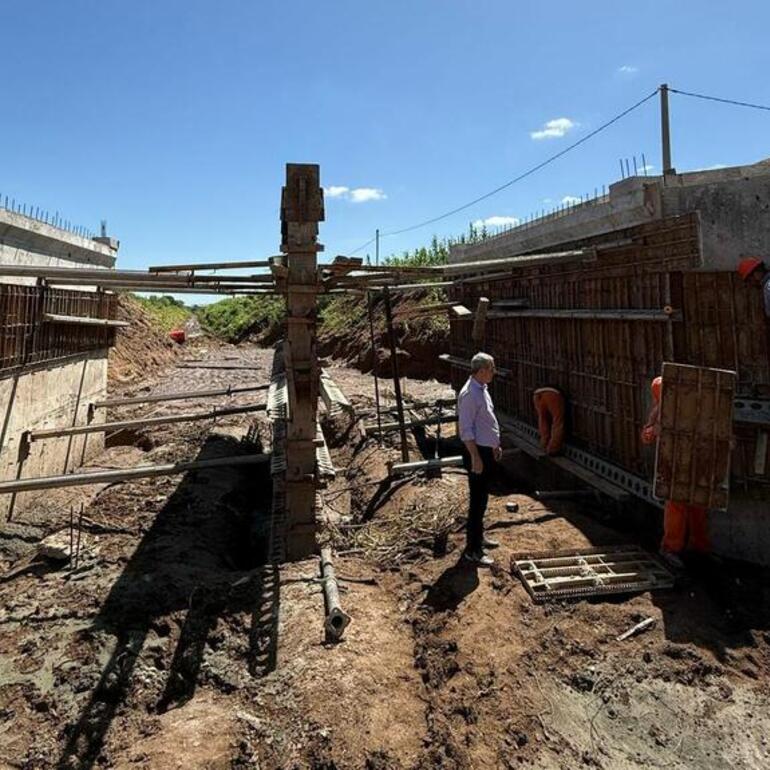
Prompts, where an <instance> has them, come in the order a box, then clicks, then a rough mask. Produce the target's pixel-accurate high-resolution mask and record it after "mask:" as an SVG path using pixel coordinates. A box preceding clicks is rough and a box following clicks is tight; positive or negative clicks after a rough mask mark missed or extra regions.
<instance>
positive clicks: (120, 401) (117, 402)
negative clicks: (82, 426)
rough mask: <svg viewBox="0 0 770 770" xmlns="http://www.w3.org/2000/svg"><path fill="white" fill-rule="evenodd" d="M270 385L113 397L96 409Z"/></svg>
mask: <svg viewBox="0 0 770 770" xmlns="http://www.w3.org/2000/svg"><path fill="white" fill-rule="evenodd" d="M269 387H270V386H269V385H246V386H244V387H238V388H233V387H227V388H216V389H214V390H187V391H182V392H180V393H158V394H156V395H153V396H135V397H134V398H111V399H107V400H106V401H94V402H93V404H92V406H93V408H94V409H109V408H111V407H114V406H128V405H129V404H152V403H155V402H158V401H183V400H184V399H188V398H212V397H214V396H234V395H236V394H237V393H251V392H252V391H255V390H267V389H268V388H269Z"/></svg>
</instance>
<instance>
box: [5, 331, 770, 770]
mask: <svg viewBox="0 0 770 770" xmlns="http://www.w3.org/2000/svg"><path fill="white" fill-rule="evenodd" d="M204 344H205V343H200V345H204ZM187 356H188V357H189V358H192V357H194V358H198V359H202V360H203V361H204V362H207V363H212V362H214V361H220V362H225V359H228V363H244V362H246V361H248V362H252V363H253V365H255V366H257V367H258V369H256V370H254V371H250V372H244V371H219V370H212V369H169V370H168V371H167V372H166V373H165V374H164V375H163V376H162V377H159V378H158V379H157V381H153V382H152V383H149V384H147V385H146V387H147V388H148V389H149V390H151V391H153V392H160V391H162V390H184V389H193V388H202V387H210V386H214V385H215V384H226V383H228V382H232V383H238V384H242V383H245V382H247V381H252V382H253V381H262V382H264V381H266V378H267V373H268V371H269V362H270V355H269V352H268V351H262V350H259V349H257V348H253V347H246V346H239V347H238V348H229V347H222V346H212V347H210V348H209V349H208V350H204V349H203V348H202V347H197V348H196V347H193V348H190V349H189V350H188V353H187ZM231 356H232V357H234V358H229V357H231ZM332 371H333V374H334V376H335V379H336V380H337V382H338V383H339V384H340V385H341V387H342V388H343V390H344V391H345V392H346V393H347V394H348V396H349V397H350V398H351V400H352V401H353V402H354V404H355V405H356V407H357V408H358V410H359V412H365V411H366V410H367V409H368V408H370V407H371V381H370V379H369V378H368V377H366V376H363V375H360V374H358V373H357V372H354V371H352V370H348V369H335V368H332ZM445 388H446V386H445V385H441V384H439V383H435V382H433V383H430V382H427V383H410V384H409V386H408V390H409V391H410V392H411V393H412V394H413V396H414V397H415V398H422V397H425V396H434V397H435V396H439V395H442V394H445ZM134 390H135V389H134ZM124 391H131V392H132V393H133V392H134V391H132V389H131V388H129V387H124ZM258 398H259V399H264V394H260V396H259V397H258ZM253 400H254V399H253V398H250V397H249V395H248V394H247V395H245V396H241V397H239V399H238V403H247V402H249V401H253ZM211 403H212V402H211V401H210V400H208V401H205V402H200V403H197V404H196V403H194V402H190V401H187V402H180V404H181V405H179V406H174V407H171V406H169V405H167V404H166V405H162V406H161V405H158V407H157V410H153V411H157V412H158V413H160V412H163V413H167V412H169V411H174V410H179V411H181V410H185V411H194V410H197V409H198V408H201V409H202V408H204V407H206V406H210V405H211ZM148 411H150V410H149V409H148V408H147V407H135V408H133V409H123V410H122V411H121V412H120V414H121V415H129V414H132V413H135V414H139V413H147V412H148ZM113 416H116V415H113ZM347 428H348V429H347V430H346V431H345V432H344V434H343V432H342V431H339V432H338V433H336V434H335V432H334V430H333V428H332V427H331V425H330V426H329V428H328V429H327V438H328V440H329V443H330V446H331V451H332V455H333V458H334V461H335V464H336V465H337V467H338V468H339V469H341V470H340V473H339V474H338V477H337V479H336V480H335V482H334V483H333V484H332V485H331V486H330V487H329V489H328V490H327V491H326V493H325V500H326V502H327V506H326V507H325V509H324V510H325V515H326V516H327V517H328V519H329V521H330V528H329V532H328V533H327V537H330V538H331V539H332V540H333V542H334V543H335V545H336V546H337V547H338V549H339V550H340V551H341V552H342V553H343V555H341V556H339V557H338V558H337V559H336V560H335V563H336V567H337V572H338V573H339V574H340V575H341V577H342V578H344V580H343V581H342V585H343V586H344V587H345V589H346V590H345V591H344V592H343V594H342V601H343V604H344V606H345V608H346V609H347V610H348V611H349V613H350V614H351V615H352V617H353V623H352V624H351V626H350V627H349V629H348V631H347V633H346V637H345V640H344V641H343V642H342V643H341V644H339V645H335V646H329V645H325V644H324V642H323V633H322V615H323V597H322V595H321V592H320V589H319V586H318V584H317V583H316V582H314V581H313V578H314V577H315V576H316V575H317V569H318V566H317V561H316V560H308V561H306V562H301V563H297V564H290V565H285V566H282V567H281V568H280V569H278V568H273V567H269V566H268V567H264V566H260V565H259V554H258V553H256V552H255V551H254V549H253V548H251V546H250V543H252V542H253V537H252V536H253V534H254V528H255V526H256V525H255V522H259V521H260V520H261V519H260V514H262V515H263V514H264V513H265V511H266V510H267V506H268V504H269V500H270V480H269V476H268V473H267V469H264V471H258V472H255V471H254V470H250V471H239V470H237V469H224V470H216V471H207V472H199V473H197V474H189V475H188V476H185V477H183V478H181V479H180V478H166V479H147V480H144V481H136V482H130V483H124V484H119V485H115V486H111V487H108V488H105V487H102V488H89V489H86V488H72V489H70V490H69V491H68V492H67V494H66V495H61V496H58V495H53V494H52V495H49V496H47V497H46V498H45V499H44V500H41V503H40V506H39V507H37V508H36V509H35V510H34V511H30V512H28V513H25V514H24V515H23V516H21V517H20V519H19V520H18V521H15V522H10V523H5V524H4V525H3V527H2V528H0V567H2V569H3V570H4V571H5V572H6V574H7V571H8V570H9V569H10V568H12V567H13V566H14V564H18V563H19V562H20V561H21V560H22V559H24V557H25V556H26V555H29V554H30V553H32V552H34V550H35V549H36V547H37V546H36V543H37V541H38V540H39V539H40V538H41V537H42V536H43V535H44V534H46V533H48V532H50V531H53V530H56V529H60V528H62V527H65V528H66V527H67V526H68V521H69V506H70V505H74V506H76V507H77V506H79V503H80V502H83V503H84V504H85V520H84V521H85V526H84V534H83V543H82V555H81V559H80V564H79V565H78V566H77V568H76V569H74V570H72V569H69V568H68V565H66V564H62V563H54V562H50V563H47V564H45V565H41V566H40V567H39V568H37V569H36V570H35V571H34V572H25V573H21V574H17V575H15V576H13V577H10V578H6V579H3V581H2V582H0V607H2V610H0V656H1V657H0V766H2V767H13V768H59V767H60V768H90V767H105V768H153V769H155V768H157V769H158V770H168V769H170V768H186V769H187V768H209V769H210V768H268V769H273V768H286V769H287V770H288V768H315V769H316V770H321V769H324V770H333V769H334V768H337V769H339V770H342V769H343V768H344V769H345V770H347V768H369V769H370V770H373V769H377V770H385V769H389V770H392V769H395V768H402V769H403V770H407V769H420V770H428V768H430V769H433V768H452V769H453V770H461V769H465V768H575V767H581V766H584V765H585V766H589V767H591V766H593V767H601V768H607V769H608V770H609V769H612V770H614V769H615V768H637V767H660V768H663V767H667V768H732V769H734V768H762V767H767V766H768V765H769V764H770V747H768V745H767V738H766V736H767V735H768V734H770V712H769V711H768V696H769V695H770V693H769V692H768V678H767V677H768V672H769V671H770V624H769V623H768V620H769V619H770V583H768V580H767V576H766V575H765V574H764V573H761V572H758V571H754V570H751V569H748V568H746V567H740V566H738V565H724V566H723V567H722V568H721V569H718V568H716V567H713V566H708V567H704V568H703V569H702V570H701V571H699V572H697V573H696V574H695V575H694V576H693V577H692V578H691V579H690V580H689V581H688V582H686V583H683V584H681V585H679V586H677V587H676V588H675V589H673V590H670V591H666V592H660V593H656V594H643V595H639V596H634V597H631V598H616V599H611V600H603V601H594V602H587V601H582V602H577V603H572V604H558V605H552V606H549V605H545V606H536V605H534V604H532V603H531V601H530V599H529V597H528V595H527V594H526V592H525V591H524V589H523V588H522V587H521V585H520V584H519V583H518V581H517V580H516V579H514V578H513V577H512V576H511V574H510V571H509V559H510V555H511V553H513V552H514V551H519V550H523V549H526V548H530V547H532V548H536V549H538V550H543V549H549V548H564V547H577V546H580V545H583V544H594V545H606V544H610V543H618V542H628V541H629V535H628V534H627V533H626V534H623V535H621V534H620V533H619V532H618V531H617V530H616V529H613V528H611V527H610V526H608V525H606V524H601V523H599V522H598V521H597V519H596V518H594V517H592V516H589V515H586V514H587V513H588V512H587V511H581V510H580V509H579V508H578V507H577V506H576V505H575V504H573V503H569V502H560V503H556V504H552V505H550V506H546V505H544V504H542V503H540V502H538V501H536V500H534V499H532V498H530V497H529V496H527V495H526V494H525V493H524V491H523V490H522V489H517V488H516V487H514V486H511V484H510V483H509V482H507V481H506V480H505V479H501V480H500V484H499V487H498V488H497V489H496V494H495V495H494V496H493V497H492V501H491V505H490V511H489V517H488V523H489V527H490V529H491V531H492V533H493V534H494V535H495V537H497V538H498V539H499V540H500V541H501V546H500V548H499V549H498V550H497V552H496V559H497V563H498V565H499V566H498V567H497V568H496V569H494V570H492V571H477V570H475V569H473V568H470V567H468V566H466V565H465V563H464V562H463V561H462V560H461V559H460V552H461V548H462V540H463V536H462V532H461V531H458V528H460V527H461V525H462V521H461V519H462V513H463V508H464V504H465V494H466V493H465V484H466V481H465V478H464V476H463V475H462V473H461V472H459V471H449V472H446V473H444V474H443V476H442V477H441V478H433V479H417V480H412V481H410V482H409V483H405V484H403V485H399V486H397V487H396V488H392V486H390V485H388V484H387V483H386V482H385V476H386V475H387V469H386V466H385V462H386V460H388V459H396V458H398V457H400V455H399V453H398V452H397V451H396V449H395V447H394V446H390V445H388V446H386V447H384V448H383V449H382V450H380V449H379V448H377V447H376V444H375V443H374V442H373V441H371V440H363V439H361V438H360V436H359V434H358V431H357V429H356V428H355V426H354V427H353V428H351V427H350V426H347ZM247 434H248V436H249V439H250V441H251V442H252V444H253V443H256V444H257V446H259V443H260V441H261V437H263V436H265V435H266V426H265V423H264V418H263V417H261V416H260V417H258V418H256V419H253V418H252V417H251V416H250V415H238V416H233V417H228V418H225V419H223V420H221V422H218V423H217V424H216V425H214V426H212V425H211V424H210V423H191V424H189V425H186V426H185V425H169V426H166V427H158V428H154V429H150V430H142V431H140V432H138V433H134V434H127V435H125V436H124V437H123V441H124V442H125V443H124V444H123V445H117V446H113V447H111V448H110V449H108V450H107V451H106V452H105V453H104V455H103V456H102V457H100V458H98V463H99V466H100V467H104V466H109V465H116V464H120V465H129V464H137V463H140V462H141V463H145V462H147V463H149V462H162V461H167V460H170V459H172V458H173V459H192V458H194V457H200V456H203V457H209V456H217V455H219V456H224V455H229V454H233V453H238V452H241V451H244V437H245V436H246V435H247ZM418 438H419V439H420V443H421V445H422V444H423V443H424V442H423V439H424V437H422V436H418ZM427 439H428V440H429V437H427ZM252 449H253V446H252ZM412 451H413V453H414V455H415V457H416V456H417V454H418V451H417V443H414V444H413V446H412ZM514 500H515V501H517V502H518V503H519V506H520V508H519V512H518V513H517V514H509V513H507V512H506V510H505V502H506V501H514ZM346 552H347V553H346ZM345 554H346V555H345ZM646 617H653V618H654V619H655V621H656V625H655V627H654V628H653V629H652V630H649V631H647V632H646V633H644V634H642V635H640V636H638V637H633V638H631V639H628V640H626V641H625V642H618V641H616V637H617V635H618V634H620V633H621V632H622V631H625V630H626V629H627V628H629V627H630V626H632V625H634V624H635V623H636V622H638V621H639V620H641V619H642V618H646Z"/></svg>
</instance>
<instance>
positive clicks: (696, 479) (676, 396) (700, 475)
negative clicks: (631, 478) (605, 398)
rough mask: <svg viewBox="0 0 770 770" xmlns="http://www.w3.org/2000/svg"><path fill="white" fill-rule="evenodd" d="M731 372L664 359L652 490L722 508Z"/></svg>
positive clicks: (726, 486)
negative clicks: (658, 431) (670, 361)
mask: <svg viewBox="0 0 770 770" xmlns="http://www.w3.org/2000/svg"><path fill="white" fill-rule="evenodd" d="M736 384H737V376H736V373H735V372H732V371H729V370H726V369H710V368H706V367H699V366H687V365H685V364H674V363H669V362H665V363H664V364H663V391H662V394H661V404H660V436H659V439H658V446H657V452H656V458H655V481H654V489H655V495H656V496H658V497H660V498H662V499H665V500H672V501H674V502H680V503H690V504H692V505H700V506H703V507H705V508H715V509H720V510H726V509H727V504H728V501H729V473H730V454H731V444H732V432H733V429H732V421H733V401H734V398H735V389H736Z"/></svg>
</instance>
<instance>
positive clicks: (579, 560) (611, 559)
mask: <svg viewBox="0 0 770 770" xmlns="http://www.w3.org/2000/svg"><path fill="white" fill-rule="evenodd" d="M511 571H512V572H513V573H514V574H515V575H516V576H517V577H518V578H519V579H520V580H521V582H522V583H523V584H524V587H525V588H526V589H527V592H528V593H529V595H530V596H531V597H532V599H533V600H534V601H535V602H536V603H538V604H540V603H541V602H547V601H560V600H564V599H582V598H585V597H589V596H604V595H607V594H626V593H637V592H641V591H652V590H658V589H661V588H671V586H673V585H674V576H673V575H672V574H671V572H669V571H668V570H667V569H666V568H665V567H664V566H663V564H661V563H660V562H659V561H658V560H657V559H656V558H655V557H653V556H652V555H650V554H648V553H647V552H646V551H643V550H642V549H641V548H638V547H637V546H633V545H619V546H605V547H603V548H584V549H570V550H564V551H543V552H537V553H517V554H514V555H513V556H512V557H511Z"/></svg>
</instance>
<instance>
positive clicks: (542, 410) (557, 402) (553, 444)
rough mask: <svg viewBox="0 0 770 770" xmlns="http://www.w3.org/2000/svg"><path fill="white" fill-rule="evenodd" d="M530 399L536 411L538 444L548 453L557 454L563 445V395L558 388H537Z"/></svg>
mask: <svg viewBox="0 0 770 770" xmlns="http://www.w3.org/2000/svg"><path fill="white" fill-rule="evenodd" d="M532 400H533V402H534V404H535V412H536V413H537V429H538V431H539V432H540V446H541V447H542V448H543V450H544V451H545V452H546V453H547V454H549V455H557V454H559V452H561V450H562V446H563V445H564V396H563V395H562V393H561V391H560V390H558V388H552V387H550V386H548V387H544V388H538V389H537V390H536V391H534V393H533V397H532Z"/></svg>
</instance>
